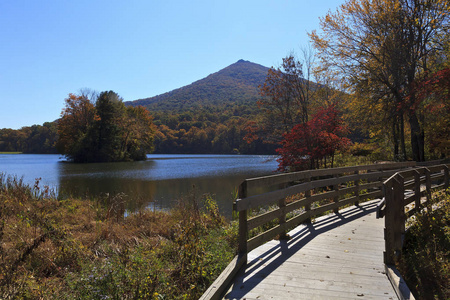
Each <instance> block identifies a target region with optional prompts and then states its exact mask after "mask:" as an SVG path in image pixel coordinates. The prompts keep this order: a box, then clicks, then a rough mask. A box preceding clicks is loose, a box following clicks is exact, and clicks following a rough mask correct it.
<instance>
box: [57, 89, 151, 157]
mask: <svg viewBox="0 0 450 300" xmlns="http://www.w3.org/2000/svg"><path fill="white" fill-rule="evenodd" d="M65 102H66V106H65V108H64V109H63V111H62V113H61V119H60V120H59V121H58V140H57V142H56V147H57V149H58V151H59V153H61V154H64V155H65V156H66V157H67V159H68V160H69V161H72V162H76V163H91V162H117V161H138V160H145V159H146V158H147V156H146V154H147V153H150V152H151V151H152V149H153V135H154V131H155V130H154V126H153V123H152V117H151V116H150V114H149V112H148V111H147V110H146V109H145V108H144V107H142V106H136V107H126V106H125V104H124V103H123V100H122V98H121V97H120V96H119V95H118V94H116V93H115V92H113V91H108V92H106V91H105V92H102V93H100V94H99V95H98V96H97V95H96V93H92V92H91V93H83V92H82V93H81V95H75V94H69V97H68V98H67V99H66V100H65Z"/></svg>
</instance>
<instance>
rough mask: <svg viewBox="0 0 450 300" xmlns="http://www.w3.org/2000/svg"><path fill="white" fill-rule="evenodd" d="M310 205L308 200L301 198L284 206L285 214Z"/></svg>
mask: <svg viewBox="0 0 450 300" xmlns="http://www.w3.org/2000/svg"><path fill="white" fill-rule="evenodd" d="M310 203H311V200H310V199H306V198H302V199H300V200H297V201H294V202H291V203H288V204H287V205H286V214H288V213H290V212H293V211H294V210H297V209H300V208H302V207H304V206H305V205H308V204H310Z"/></svg>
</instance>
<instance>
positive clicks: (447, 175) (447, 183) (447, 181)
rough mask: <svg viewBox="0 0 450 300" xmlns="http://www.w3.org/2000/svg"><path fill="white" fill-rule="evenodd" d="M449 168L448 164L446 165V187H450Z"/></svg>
mask: <svg viewBox="0 0 450 300" xmlns="http://www.w3.org/2000/svg"><path fill="white" fill-rule="evenodd" d="M449 177H450V176H449V169H448V166H447V165H444V189H448V187H449V185H450V183H449V181H450V178H449Z"/></svg>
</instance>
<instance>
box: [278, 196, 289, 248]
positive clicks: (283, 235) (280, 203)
mask: <svg viewBox="0 0 450 300" xmlns="http://www.w3.org/2000/svg"><path fill="white" fill-rule="evenodd" d="M278 207H279V208H280V217H279V219H278V220H279V224H280V227H282V226H283V225H284V224H285V223H286V198H282V199H280V200H279V201H278ZM287 238H288V236H287V234H286V230H285V231H283V232H282V233H280V240H285V239H287Z"/></svg>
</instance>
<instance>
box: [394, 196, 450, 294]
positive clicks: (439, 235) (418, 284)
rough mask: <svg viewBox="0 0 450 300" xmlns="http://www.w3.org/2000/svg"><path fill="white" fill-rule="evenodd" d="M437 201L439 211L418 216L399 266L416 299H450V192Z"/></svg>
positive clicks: (410, 231) (406, 242)
mask: <svg viewBox="0 0 450 300" xmlns="http://www.w3.org/2000/svg"><path fill="white" fill-rule="evenodd" d="M433 200H434V203H436V204H435V207H438V209H435V210H433V211H432V212H430V213H426V212H425V213H422V214H417V215H416V221H415V222H414V225H412V226H411V227H410V228H409V230H408V231H407V233H406V236H405V242H404V251H403V253H402V257H401V260H400V262H399V264H398V266H397V267H398V269H399V270H400V272H401V273H402V276H403V278H404V279H405V281H406V283H407V284H408V287H409V288H410V289H411V291H412V293H413V294H414V296H415V297H416V299H450V262H449V258H450V250H449V249H450V190H447V191H440V192H438V193H435V194H434V195H433Z"/></svg>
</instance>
